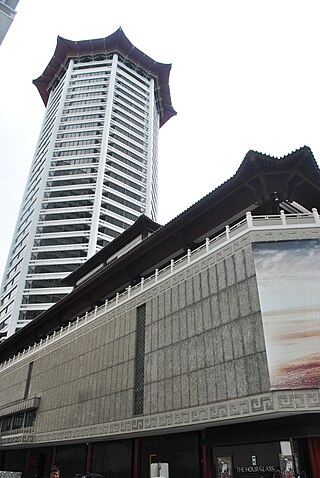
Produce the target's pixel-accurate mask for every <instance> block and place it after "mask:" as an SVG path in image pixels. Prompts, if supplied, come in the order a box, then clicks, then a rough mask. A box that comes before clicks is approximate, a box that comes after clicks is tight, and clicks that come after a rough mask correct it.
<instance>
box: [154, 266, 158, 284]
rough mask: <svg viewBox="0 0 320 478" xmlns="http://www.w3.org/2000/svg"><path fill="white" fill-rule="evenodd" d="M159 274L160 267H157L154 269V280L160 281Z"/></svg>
mask: <svg viewBox="0 0 320 478" xmlns="http://www.w3.org/2000/svg"><path fill="white" fill-rule="evenodd" d="M158 274H159V269H156V270H155V271H154V281H155V283H157V282H158Z"/></svg>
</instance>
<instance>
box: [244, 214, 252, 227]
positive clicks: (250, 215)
mask: <svg viewBox="0 0 320 478" xmlns="http://www.w3.org/2000/svg"><path fill="white" fill-rule="evenodd" d="M246 219H247V226H248V228H251V227H253V219H252V214H251V212H250V211H248V212H246Z"/></svg>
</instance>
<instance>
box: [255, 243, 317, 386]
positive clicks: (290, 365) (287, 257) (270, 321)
mask: <svg viewBox="0 0 320 478" xmlns="http://www.w3.org/2000/svg"><path fill="white" fill-rule="evenodd" d="M253 252H254V263H255V269H256V276H257V283H258V291H259V298H260V305H261V314H262V322H263V328H264V335H265V343H266V352H267V360H268V367H269V374H270V382H271V388H272V389H288V388H289V389H290V388H314V387H319V386H320V240H301V241H282V242H268V243H255V244H253Z"/></svg>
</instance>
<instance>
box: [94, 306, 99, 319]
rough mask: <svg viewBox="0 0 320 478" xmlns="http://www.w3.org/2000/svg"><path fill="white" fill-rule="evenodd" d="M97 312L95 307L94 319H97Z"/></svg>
mask: <svg viewBox="0 0 320 478" xmlns="http://www.w3.org/2000/svg"><path fill="white" fill-rule="evenodd" d="M97 310H98V306H97V305H96V306H95V308H94V318H96V317H97Z"/></svg>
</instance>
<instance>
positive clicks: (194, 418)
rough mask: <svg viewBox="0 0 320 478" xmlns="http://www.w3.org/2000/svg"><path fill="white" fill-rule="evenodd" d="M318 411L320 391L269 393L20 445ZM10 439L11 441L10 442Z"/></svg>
mask: <svg viewBox="0 0 320 478" xmlns="http://www.w3.org/2000/svg"><path fill="white" fill-rule="evenodd" d="M315 411H320V391H319V390H318V389H314V390H312V389H311V390H285V391H284V390H281V391H271V392H270V393H266V394H263V395H257V396H251V397H245V398H241V399H237V400H229V401H227V402H219V403H216V404H210V405H206V406H201V407H195V408H190V409H183V410H173V411H171V412H165V413H160V414H157V415H149V416H144V417H137V418H131V419H126V420H119V421H116V422H111V423H103V424H98V425H92V426H84V427H80V428H73V429H64V430H59V431H54V432H51V433H39V434H37V433H35V434H34V435H33V436H31V435H29V436H28V437H27V436H23V435H22V434H21V435H20V439H21V441H20V442H19V443H21V444H23V443H25V441H26V440H27V441H31V440H33V443H34V444H35V443H39V444H40V443H41V444H44V443H46V444H50V443H55V442H66V441H82V440H87V439H88V440H90V439H92V438H98V439H99V438H100V439H103V438H107V437H108V438H111V437H114V438H116V437H117V438H119V437H120V436H135V435H139V434H140V433H143V432H154V433H157V432H160V431H163V430H168V429H175V430H176V429H181V428H183V427H199V426H203V427H208V426H210V425H214V424H216V425H217V424H219V422H220V423H221V424H222V423H226V422H228V421H230V420H232V421H234V420H236V419H237V418H241V419H243V418H251V419H252V418H253V417H257V418H258V417H259V416H262V415H264V416H265V415H269V417H270V415H272V416H273V417H274V418H276V417H277V415H278V414H280V413H281V415H282V416H283V414H284V413H287V414H288V415H293V414H300V413H306V412H315ZM10 440H12V441H10ZM18 440H19V435H17V436H15V437H13V436H12V437H2V440H1V444H2V445H4V444H6V445H9V444H17V443H18Z"/></svg>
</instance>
